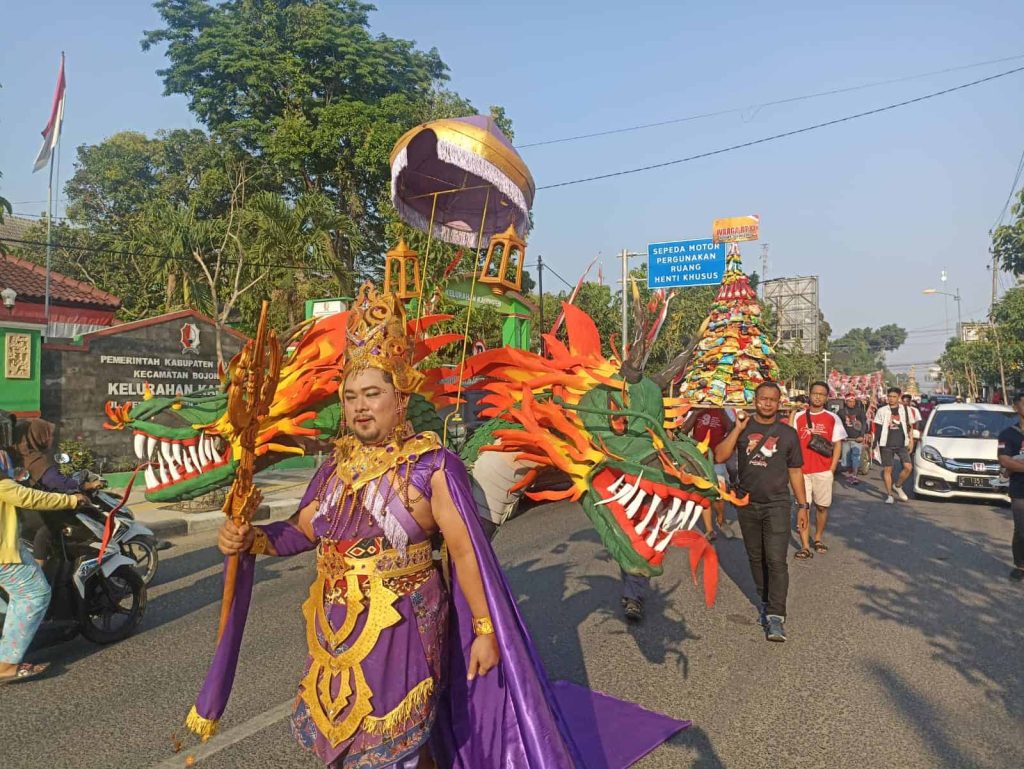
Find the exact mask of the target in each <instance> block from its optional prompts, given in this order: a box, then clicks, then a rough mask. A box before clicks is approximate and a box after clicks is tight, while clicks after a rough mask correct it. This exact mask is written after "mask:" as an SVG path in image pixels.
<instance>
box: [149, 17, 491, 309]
mask: <svg viewBox="0 0 1024 769" xmlns="http://www.w3.org/2000/svg"><path fill="white" fill-rule="evenodd" d="M155 6H156V9H157V11H158V12H159V13H160V16H161V18H162V20H163V23H164V26H163V27H162V28H160V29H157V30H152V31H149V32H147V33H146V34H145V37H144V38H143V41H142V45H143V48H144V49H149V48H150V47H151V46H153V45H158V44H164V43H166V44H167V59H168V66H167V67H166V68H164V69H161V70H159V74H160V75H161V76H162V77H163V80H164V90H165V93H167V94H183V95H185V96H186V97H187V98H188V100H189V106H190V109H191V110H192V111H193V113H195V115H196V116H197V117H198V118H199V120H200V121H201V122H202V123H203V124H204V125H206V126H207V128H208V129H209V130H210V131H211V132H212V133H213V134H215V135H216V136H219V137H223V138H224V139H225V140H226V141H230V142H232V143H234V144H235V145H237V146H238V147H239V148H240V149H241V150H243V151H244V152H246V153H248V154H249V155H250V156H251V157H252V158H253V160H254V161H256V162H258V164H259V168H260V169H261V171H262V172H263V173H264V180H263V183H264V184H268V185H279V186H280V191H281V192H283V193H284V194H285V195H286V196H289V197H294V196H297V195H299V194H301V193H310V192H315V193H320V194H322V195H325V196H327V197H328V198H329V199H330V200H331V201H333V203H334V206H335V209H336V212H337V213H338V214H339V215H342V216H345V217H347V219H348V220H349V222H350V224H349V226H345V227H339V228H338V229H337V230H334V231H332V233H331V264H330V267H331V269H332V270H333V272H334V273H335V274H336V275H337V277H338V278H339V279H340V280H341V282H342V291H343V292H344V293H350V292H351V291H352V289H353V288H354V285H355V283H356V282H357V280H358V279H359V277H360V275H365V274H372V273H374V272H377V271H379V267H380V255H381V254H382V253H383V251H384V250H386V246H387V241H386V239H385V232H386V225H387V224H388V221H389V219H390V218H391V217H392V216H393V211H392V209H391V207H390V204H389V202H388V200H389V198H388V186H389V181H390V175H389V163H388V156H389V153H390V151H391V148H392V146H393V145H394V143H395V141H397V139H398V138H399V137H400V136H401V135H402V133H404V132H405V131H406V130H408V129H409V128H411V127H412V126H414V125H416V124H417V123H420V122H422V121H424V120H427V119H430V118H433V117H451V116H455V115H458V114H465V113H466V112H469V111H472V108H471V107H470V105H469V104H468V103H467V102H465V101H464V100H463V99H461V98H459V97H458V96H457V95H455V94H452V93H451V92H448V91H445V90H443V88H442V84H443V83H444V81H446V80H447V67H446V66H445V64H444V63H443V62H442V61H441V58H440V56H439V55H438V53H437V51H436V50H434V49H431V50H430V51H421V50H418V49H417V48H416V47H415V45H414V43H412V42H411V41H408V40H401V39H396V38H392V37H388V36H386V35H380V34H378V35H374V34H372V33H371V31H370V28H369V12H370V11H371V10H373V6H371V5H368V4H365V3H360V2H356V1H355V0H227V1H226V2H209V1H206V0H158V1H157V2H156V3H155ZM495 114H496V117H498V118H499V119H501V118H504V113H503V112H501V111H500V110H499V111H497V112H496V113H495ZM506 128H509V126H508V125H507V120H506ZM254 167H255V166H254ZM356 224H357V225H358V226H355V225H356ZM356 233H358V237H355V234H356Z"/></svg>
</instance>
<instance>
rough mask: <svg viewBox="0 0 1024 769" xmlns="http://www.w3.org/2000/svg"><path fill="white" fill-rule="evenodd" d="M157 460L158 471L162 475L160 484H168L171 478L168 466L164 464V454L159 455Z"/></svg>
mask: <svg viewBox="0 0 1024 769" xmlns="http://www.w3.org/2000/svg"><path fill="white" fill-rule="evenodd" d="M156 459H157V463H158V468H157V469H158V471H159V474H160V483H167V482H168V481H169V480H170V476H169V475H167V465H165V464H164V456H163V454H157V455H156Z"/></svg>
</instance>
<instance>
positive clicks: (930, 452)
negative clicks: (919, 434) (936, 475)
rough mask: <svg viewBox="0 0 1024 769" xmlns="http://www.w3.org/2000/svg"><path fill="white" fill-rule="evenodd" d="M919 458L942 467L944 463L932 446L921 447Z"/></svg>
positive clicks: (940, 455)
mask: <svg viewBox="0 0 1024 769" xmlns="http://www.w3.org/2000/svg"><path fill="white" fill-rule="evenodd" d="M921 458H922V459H927V460H928V461H929V462H932V463H934V464H936V465H939V466H943V464H944V461H945V460H943V458H942V454H940V453H939V451H938V449H936V448H935V447H934V446H922V447H921Z"/></svg>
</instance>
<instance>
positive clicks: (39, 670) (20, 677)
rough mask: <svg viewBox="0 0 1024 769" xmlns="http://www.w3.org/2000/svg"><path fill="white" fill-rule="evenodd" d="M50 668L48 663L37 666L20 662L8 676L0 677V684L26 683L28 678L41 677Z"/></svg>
mask: <svg viewBox="0 0 1024 769" xmlns="http://www.w3.org/2000/svg"><path fill="white" fill-rule="evenodd" d="M49 667H50V663H49V662H43V663H41V664H39V665H33V664H31V663H29V662H22V663H21V664H20V665H18V667H17V669H15V671H14V672H13V673H12V674H11V675H9V676H0V684H11V683H17V682H18V681H27V680H28V679H30V678H35V677H36V676H41V675H42V674H43V673H45V672H46V671H47V670H48V669H49Z"/></svg>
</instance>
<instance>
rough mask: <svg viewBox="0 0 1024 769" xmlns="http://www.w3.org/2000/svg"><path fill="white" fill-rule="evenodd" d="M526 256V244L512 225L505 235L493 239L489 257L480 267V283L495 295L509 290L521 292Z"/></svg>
mask: <svg viewBox="0 0 1024 769" xmlns="http://www.w3.org/2000/svg"><path fill="white" fill-rule="evenodd" d="M525 256H526V243H525V242H524V241H523V240H521V239H520V238H519V236H518V235H517V234H516V228H515V226H514V225H511V224H510V225H509V226H508V229H507V230H505V231H504V232H503V233H501V234H500V235H495V236H494V237H492V238H491V242H490V245H489V246H488V247H487V256H485V257H484V263H483V265H482V266H481V267H480V282H481V283H486V284H488V285H489V286H490V287H491V291H493V292H494V293H495V294H502V293H504V292H505V291H507V290H509V289H511V290H512V291H519V290H521V289H522V287H523V258H524V257H525Z"/></svg>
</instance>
